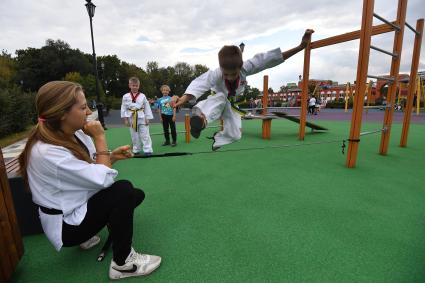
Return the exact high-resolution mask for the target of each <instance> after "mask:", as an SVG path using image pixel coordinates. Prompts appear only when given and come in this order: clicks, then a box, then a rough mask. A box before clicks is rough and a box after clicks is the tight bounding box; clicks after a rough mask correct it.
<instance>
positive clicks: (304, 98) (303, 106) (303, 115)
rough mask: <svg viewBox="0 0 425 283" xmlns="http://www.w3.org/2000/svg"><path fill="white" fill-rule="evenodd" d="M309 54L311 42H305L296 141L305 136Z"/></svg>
mask: <svg viewBox="0 0 425 283" xmlns="http://www.w3.org/2000/svg"><path fill="white" fill-rule="evenodd" d="M310 53H311V41H309V42H307V46H306V47H305V49H304V67H303V81H302V90H301V113H300V127H299V132H298V139H299V140H302V141H303V140H304V136H305V122H306V120H307V98H308V81H309V76H310Z"/></svg>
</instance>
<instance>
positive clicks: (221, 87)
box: [173, 29, 314, 150]
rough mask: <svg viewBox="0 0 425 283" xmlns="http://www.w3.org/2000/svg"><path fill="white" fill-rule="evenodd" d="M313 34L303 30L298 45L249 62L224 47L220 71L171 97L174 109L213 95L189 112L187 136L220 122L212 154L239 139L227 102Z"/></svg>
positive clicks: (209, 73)
mask: <svg viewBox="0 0 425 283" xmlns="http://www.w3.org/2000/svg"><path fill="white" fill-rule="evenodd" d="M313 32H314V31H313V30H311V29H307V30H306V31H305V33H304V35H303V37H302V40H301V43H300V44H299V45H298V46H296V47H294V48H292V49H289V50H287V51H285V52H281V50H280V48H277V49H274V50H271V51H268V52H266V53H260V54H257V55H255V56H254V57H253V58H252V59H250V60H247V61H245V62H243V61H242V52H241V50H240V49H239V47H237V46H227V45H226V46H224V47H223V48H221V50H220V52H219V53H218V62H219V65H220V68H217V69H215V70H209V71H207V72H206V73H204V74H202V75H201V76H199V77H197V78H196V79H194V80H193V81H192V82H191V83H190V85H189V86H188V88H187V89H186V92H185V94H184V95H183V96H181V97H178V96H173V104H174V107H178V106H180V105H182V104H184V103H186V102H187V101H190V102H193V103H194V102H195V101H196V100H197V99H198V98H199V97H201V96H202V95H203V94H204V93H205V92H206V91H209V90H213V91H214V92H215V94H214V95H210V96H208V98H207V99H205V100H203V101H200V102H199V103H198V104H196V105H195V106H194V107H193V109H192V117H191V118H190V133H191V135H192V136H193V137H194V138H198V137H199V136H200V134H201V131H202V130H203V129H205V127H206V125H207V124H208V123H210V122H213V121H215V120H217V119H220V118H222V119H223V121H224V127H223V130H222V131H219V132H217V133H215V134H214V137H213V139H214V142H213V145H212V149H213V150H217V149H218V148H220V147H221V146H223V145H226V144H230V143H232V142H235V141H237V140H239V139H240V138H241V126H242V123H241V116H240V114H238V113H237V111H236V109H235V107H234V106H233V105H232V103H231V102H230V100H231V99H233V97H234V96H236V95H241V94H243V92H244V89H245V86H246V85H247V81H246V77H247V76H250V75H254V74H256V73H259V72H261V71H263V70H265V69H268V68H272V67H275V66H277V65H279V64H281V63H283V62H284V61H285V60H286V59H288V58H289V57H291V56H292V55H294V54H296V53H298V52H299V51H301V50H303V49H304V48H305V47H306V46H307V43H308V42H309V41H310V40H311V34H312V33H313Z"/></svg>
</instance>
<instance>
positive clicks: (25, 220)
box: [5, 157, 43, 236]
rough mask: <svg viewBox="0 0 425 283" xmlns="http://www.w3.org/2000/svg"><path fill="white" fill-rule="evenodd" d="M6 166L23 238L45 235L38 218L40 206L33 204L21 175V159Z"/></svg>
mask: <svg viewBox="0 0 425 283" xmlns="http://www.w3.org/2000/svg"><path fill="white" fill-rule="evenodd" d="M5 165H6V173H7V178H8V181H9V187H10V192H11V193H12V199H13V203H14V205H15V211H16V217H17V219H18V224H19V227H20V231H21V234H22V236H27V235H34V234H40V233H43V228H42V227H41V222H40V219H39V216H38V206H37V205H35V204H34V203H33V201H32V195H31V192H30V191H29V190H28V189H27V188H26V187H25V183H24V180H23V179H22V177H21V175H20V173H19V168H20V167H19V159H18V158H17V157H16V158H12V159H10V160H7V161H6V162H5Z"/></svg>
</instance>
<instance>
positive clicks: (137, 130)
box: [121, 77, 153, 155]
mask: <svg viewBox="0 0 425 283" xmlns="http://www.w3.org/2000/svg"><path fill="white" fill-rule="evenodd" d="M128 87H129V88H130V92H129V93H126V94H124V96H123V97H122V104H121V118H123V120H124V124H125V125H126V126H127V127H129V128H130V135H131V140H132V143H133V154H136V155H137V154H140V153H141V151H142V144H143V152H144V154H145V155H152V152H153V150H152V140H151V137H150V134H149V119H153V115H152V110H151V107H150V105H149V101H148V100H147V98H146V96H145V95H144V94H143V93H141V92H140V91H139V88H140V81H139V79H138V78H137V77H131V78H130V79H129V81H128Z"/></svg>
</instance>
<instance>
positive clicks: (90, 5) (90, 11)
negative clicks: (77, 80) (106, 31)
mask: <svg viewBox="0 0 425 283" xmlns="http://www.w3.org/2000/svg"><path fill="white" fill-rule="evenodd" d="M86 2H87V3H86V4H85V6H86V8H87V13H88V14H89V18H90V32H91V46H92V49H93V69H94V75H95V77H96V99H97V103H96V107H97V113H98V115H99V122H100V123H101V124H102V127H103V128H104V129H106V127H105V121H104V120H103V105H102V103H101V102H100V95H99V74H98V72H97V60H96V52H95V50H94V38H93V24H92V19H93V17H94V10H95V8H96V5H94V4H93V3H92V2H91V0H86Z"/></svg>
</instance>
